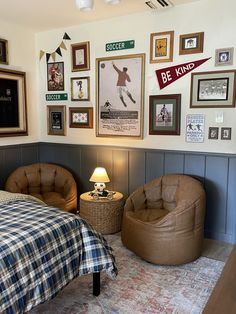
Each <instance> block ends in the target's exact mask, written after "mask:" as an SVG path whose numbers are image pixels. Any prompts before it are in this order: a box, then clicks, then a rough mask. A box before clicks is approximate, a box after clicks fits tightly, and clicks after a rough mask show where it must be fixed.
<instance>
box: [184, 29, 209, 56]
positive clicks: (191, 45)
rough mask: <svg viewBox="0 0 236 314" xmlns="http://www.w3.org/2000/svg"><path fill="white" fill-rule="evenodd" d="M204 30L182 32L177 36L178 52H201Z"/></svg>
mask: <svg viewBox="0 0 236 314" xmlns="http://www.w3.org/2000/svg"><path fill="white" fill-rule="evenodd" d="M203 44H204V32H200V33H191V34H183V35H180V37H179V54H180V55H186V54H193V53H201V52H203Z"/></svg>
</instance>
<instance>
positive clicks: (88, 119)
mask: <svg viewBox="0 0 236 314" xmlns="http://www.w3.org/2000/svg"><path fill="white" fill-rule="evenodd" d="M69 114H70V128H87V129H92V128H93V108H92V107H77V108H75V107H70V108H69Z"/></svg>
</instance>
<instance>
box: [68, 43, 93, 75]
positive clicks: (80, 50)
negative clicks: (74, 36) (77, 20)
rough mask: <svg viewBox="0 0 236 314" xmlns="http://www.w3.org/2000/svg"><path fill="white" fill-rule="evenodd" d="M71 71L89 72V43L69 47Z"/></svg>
mask: <svg viewBox="0 0 236 314" xmlns="http://www.w3.org/2000/svg"><path fill="white" fill-rule="evenodd" d="M71 70H72V72H76V71H87V70H90V42H89V41H85V42H81V43H77V44H72V45H71Z"/></svg>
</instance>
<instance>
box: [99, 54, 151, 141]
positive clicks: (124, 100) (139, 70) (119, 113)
mask: <svg viewBox="0 0 236 314" xmlns="http://www.w3.org/2000/svg"><path fill="white" fill-rule="evenodd" d="M144 67H145V54H133V55H126V56H115V57H106V58H98V59H96V73H97V97H96V98H97V116H96V118H97V119H96V121H97V123H96V135H97V136H103V137H107V136H122V137H123V136H125V137H132V138H136V139H137V138H138V139H141V138H142V137H143V97H144V76H145V75H144Z"/></svg>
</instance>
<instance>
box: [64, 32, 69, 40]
mask: <svg viewBox="0 0 236 314" xmlns="http://www.w3.org/2000/svg"><path fill="white" fill-rule="evenodd" d="M63 39H68V40H71V39H70V36H69V35H68V34H67V33H65V34H64V36H63Z"/></svg>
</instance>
